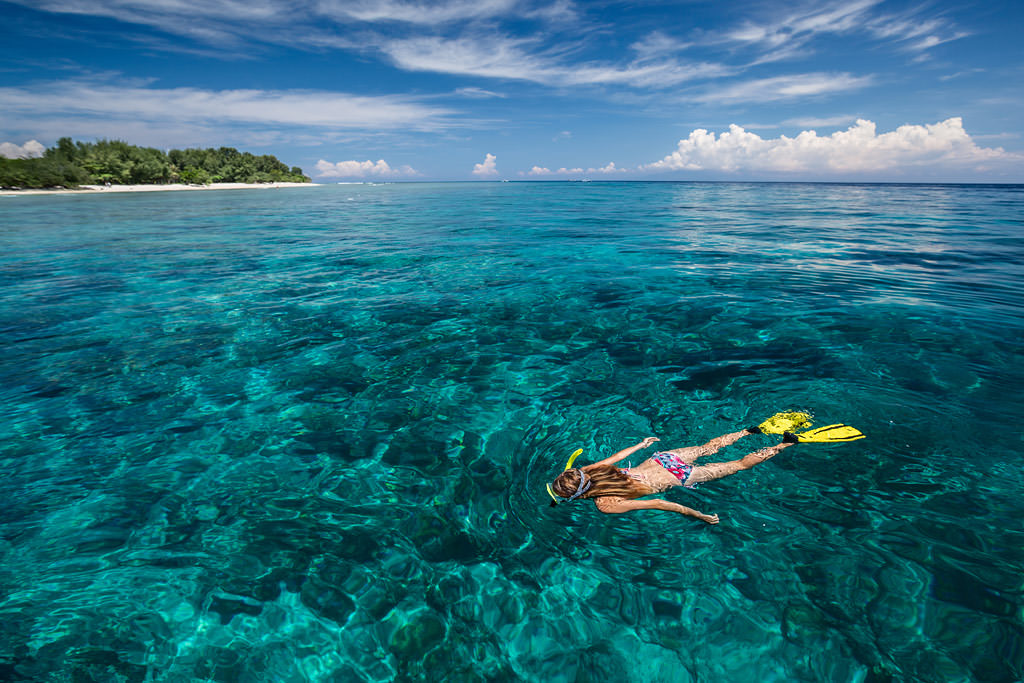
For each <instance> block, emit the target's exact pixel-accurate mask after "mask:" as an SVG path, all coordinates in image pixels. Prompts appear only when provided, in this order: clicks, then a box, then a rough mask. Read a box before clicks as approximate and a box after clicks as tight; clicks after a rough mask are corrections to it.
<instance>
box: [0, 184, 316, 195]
mask: <svg viewBox="0 0 1024 683" xmlns="http://www.w3.org/2000/svg"><path fill="white" fill-rule="evenodd" d="M282 187H321V185H319V184H317V183H211V184H209V185H187V184H185V183H172V184H168V185H80V186H79V187H78V188H77V189H75V190H70V189H67V188H62V189H28V190H2V189H0V197H20V196H28V195H53V194H122V193H125V192H183V191H189V190H261V189H262V190H267V189H279V188H282Z"/></svg>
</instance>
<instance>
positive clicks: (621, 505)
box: [594, 498, 718, 524]
mask: <svg viewBox="0 0 1024 683" xmlns="http://www.w3.org/2000/svg"><path fill="white" fill-rule="evenodd" d="M598 500H601V499H600V498H598V499H596V500H595V501H594V502H595V503H597V501H598ZM597 509H598V510H600V511H601V512H604V513H607V514H612V515H614V514H621V513H623V512H629V511H630V510H667V511H668V512H678V513H680V514H683V515H686V516H687V517H695V518H696V519H699V520H701V521H702V522H707V523H708V524H718V515H705V514H704V513H702V512H697V511H696V510H694V509H693V508H688V507H686V506H685V505H680V504H679V503H673V502H671V501H668V500H662V499H661V498H654V499H651V500H625V499H621V498H620V499H614V500H608V499H605V500H603V501H601V502H600V503H597Z"/></svg>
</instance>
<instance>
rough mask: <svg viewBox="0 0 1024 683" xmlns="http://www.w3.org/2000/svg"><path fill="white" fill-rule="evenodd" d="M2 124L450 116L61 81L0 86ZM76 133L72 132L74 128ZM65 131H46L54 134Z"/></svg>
mask: <svg viewBox="0 0 1024 683" xmlns="http://www.w3.org/2000/svg"><path fill="white" fill-rule="evenodd" d="M0 102H3V103H4V119H5V121H4V123H5V125H6V126H7V127H9V128H12V129H15V128H20V129H30V130H38V128H39V125H40V124H39V122H40V121H43V120H55V119H60V120H62V121H63V122H64V123H67V122H68V121H69V120H72V121H73V120H79V121H81V122H88V121H97V120H100V121H102V122H104V124H106V125H110V124H111V122H114V123H117V124H120V125H125V126H128V127H132V128H137V127H138V126H139V124H140V122H141V123H143V124H146V125H147V126H148V127H149V128H150V129H159V128H161V127H165V126H166V127H188V126H232V125H234V124H237V123H239V122H241V123H248V124H255V125H257V126H264V127H267V126H278V127H280V126H285V127H303V128H310V127H313V128H318V129H321V130H322V131H331V130H366V131H381V130H401V131H407V130H440V129H445V128H448V127H450V126H451V125H453V124H452V121H451V118H450V117H451V115H452V114H454V111H453V110H450V109H446V108H443V107H439V106H435V105H432V104H425V103H423V102H419V101H416V100H414V99H412V98H407V97H403V96H389V95H384V96H360V95H350V94H347V93H340V92H330V91H322V90H205V89H201V88H154V87H147V86H146V85H145V84H140V83H124V84H122V83H111V82H109V81H105V80H66V81H56V82H51V83H42V84H35V85H24V86H15V87H0ZM76 128H77V127H76ZM68 130H70V129H65V130H64V131H50V132H52V133H56V134H57V135H64V134H67V132H68Z"/></svg>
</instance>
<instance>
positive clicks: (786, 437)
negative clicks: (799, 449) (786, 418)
mask: <svg viewBox="0 0 1024 683" xmlns="http://www.w3.org/2000/svg"><path fill="white" fill-rule="evenodd" d="M782 443H800V438H799V437H797V435H796V434H794V433H793V432H783V433H782Z"/></svg>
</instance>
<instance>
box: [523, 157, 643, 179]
mask: <svg viewBox="0 0 1024 683" xmlns="http://www.w3.org/2000/svg"><path fill="white" fill-rule="evenodd" d="M632 171H633V169H628V168H619V167H618V166H616V165H615V162H614V161H609V162H608V163H607V164H606V165H605V166H601V167H600V168H593V167H592V168H565V167H564V166H563V167H562V168H560V169H558V170H557V171H552V170H551V169H550V168H547V167H545V166H534V167H533V168H531V169H530V170H529V171H527V173H526V175H532V176H552V175H610V174H615V173H631V172H632Z"/></svg>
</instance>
